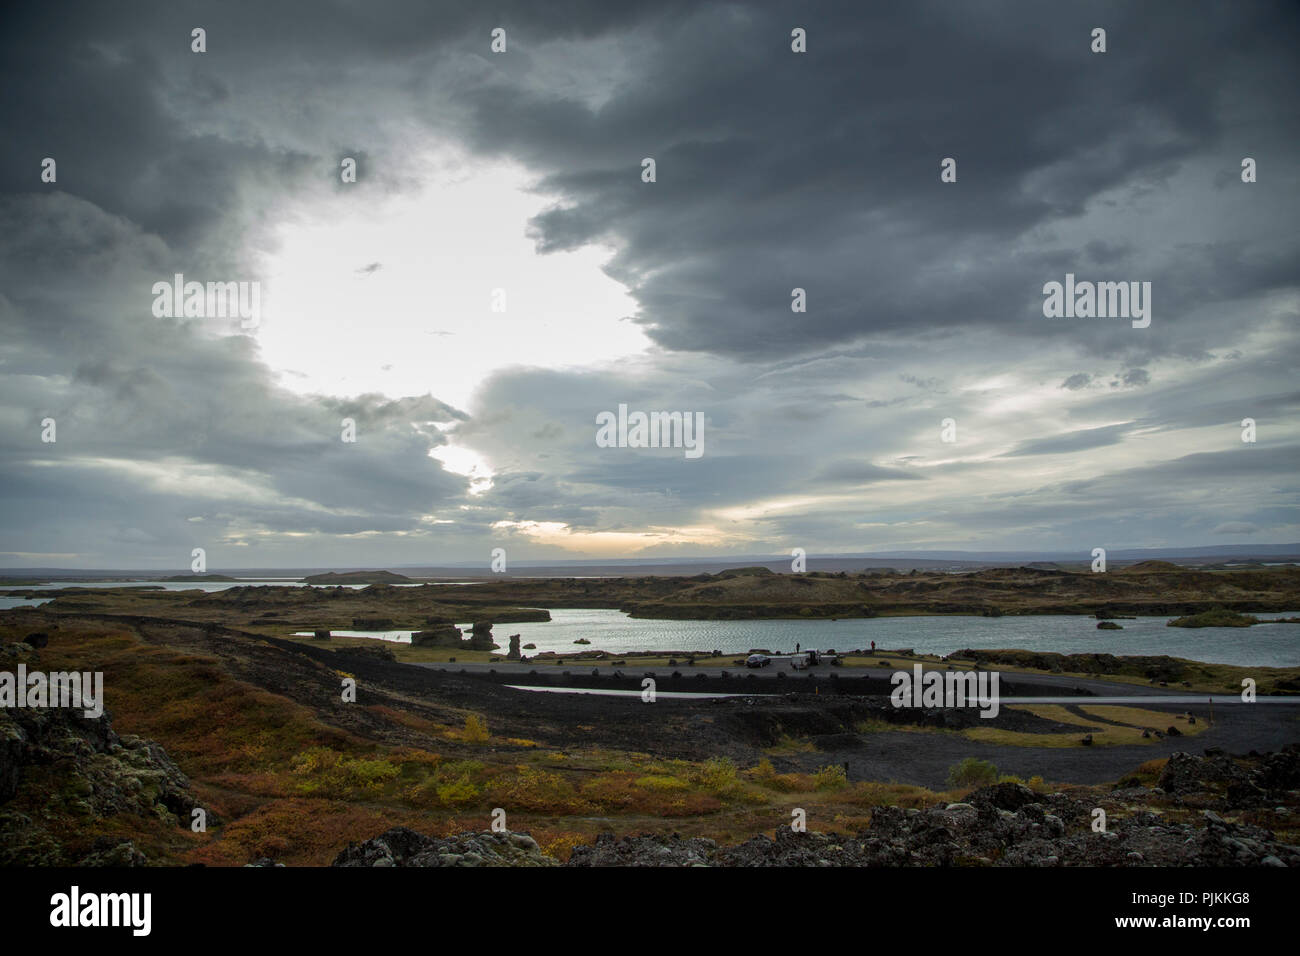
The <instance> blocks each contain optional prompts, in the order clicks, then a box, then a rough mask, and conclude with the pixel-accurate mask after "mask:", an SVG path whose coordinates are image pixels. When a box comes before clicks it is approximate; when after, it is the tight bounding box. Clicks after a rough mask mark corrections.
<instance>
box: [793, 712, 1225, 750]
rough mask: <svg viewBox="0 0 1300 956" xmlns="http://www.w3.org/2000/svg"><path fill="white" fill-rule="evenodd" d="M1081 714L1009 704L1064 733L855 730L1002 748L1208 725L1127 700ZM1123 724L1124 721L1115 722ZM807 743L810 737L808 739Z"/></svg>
mask: <svg viewBox="0 0 1300 956" xmlns="http://www.w3.org/2000/svg"><path fill="white" fill-rule="evenodd" d="M1078 707H1079V710H1081V711H1083V714H1084V715H1090V716H1091V717H1094V718H1099V719H1096V720H1092V719H1089V716H1084V715H1080V714H1075V713H1073V712H1072V711H1070V710H1069V709H1067V708H1066V707H1065V706H1063V705H1060V704H1016V705H1011V706H1010V707H1009V708H1008V709H1011V710H1019V711H1024V712H1026V713H1030V714H1033V715H1034V716H1036V717H1041V718H1042V719H1043V720H1050V721H1053V722H1055V723H1061V724H1069V725H1071V726H1072V727H1076V728H1078V729H1077V730H1071V731H1068V732H1055V733H1032V732H1029V731H1023V730H1007V729H1004V728H999V727H985V726H975V727H966V728H960V729H958V728H946V727H929V726H921V725H918V724H905V723H898V724H894V723H889V722H888V721H884V720H862V721H859V722H858V723H857V724H856V725H855V727H854V729H855V730H856V731H857V732H858V733H860V734H874V733H886V732H890V731H902V732H905V733H911V734H952V735H955V736H961V737H965V738H966V739H967V740H974V741H979V742H980V743H989V744H998V745H1001V746H1005V747H1078V746H1080V740H1081V739H1082V737H1083V735H1085V734H1091V735H1092V742H1093V745H1094V746H1116V745H1128V744H1151V743H1154V742H1155V741H1156V740H1157V739H1158V738H1157V737H1156V736H1155V734H1154V731H1157V730H1159V731H1161V732H1162V733H1163V732H1165V730H1166V729H1167V728H1169V727H1171V726H1174V727H1177V728H1178V730H1179V732H1180V733H1182V734H1184V735H1194V734H1198V733H1200V732H1202V731H1203V730H1205V729H1206V728H1207V727H1208V726H1209V724H1208V721H1207V719H1206V718H1205V715H1204V714H1202V715H1200V716H1197V718H1196V723H1194V724H1193V723H1191V722H1190V721H1189V720H1188V719H1187V716H1186V715H1180V714H1168V713H1161V712H1159V711H1155V710H1147V709H1144V708H1141V707H1129V706H1125V705H1109V706H1108V705H1082V704H1081V705H1078ZM1116 725H1122V726H1116ZM1144 730H1150V731H1152V732H1153V733H1152V734H1151V736H1149V737H1143V736H1142V731H1144ZM799 743H800V742H799V741H795V740H791V741H790V743H789V744H788V745H787V748H786V751H785V752H793V750H794V748H796V747H797V746H798V745H799ZM807 746H808V747H809V748H811V747H812V744H811V742H807Z"/></svg>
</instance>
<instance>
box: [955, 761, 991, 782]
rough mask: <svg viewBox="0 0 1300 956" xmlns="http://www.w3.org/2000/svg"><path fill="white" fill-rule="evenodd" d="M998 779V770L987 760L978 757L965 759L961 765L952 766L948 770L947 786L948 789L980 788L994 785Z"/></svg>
mask: <svg viewBox="0 0 1300 956" xmlns="http://www.w3.org/2000/svg"><path fill="white" fill-rule="evenodd" d="M997 779H998V768H997V767H995V766H994V765H993V764H992V763H990V762H989V761H987V760H980V759H979V758H978V757H967V758H966V759H965V760H963V761H961V763H958V764H954V765H953V766H952V767H950V768H949V769H948V786H950V787H982V786H985V785H986V784H990V783H996V782H997Z"/></svg>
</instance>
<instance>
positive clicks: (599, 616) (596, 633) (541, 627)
mask: <svg viewBox="0 0 1300 956" xmlns="http://www.w3.org/2000/svg"><path fill="white" fill-rule="evenodd" d="M1260 616H1261V617H1266V618H1267V617H1300V611H1283V612H1279V613H1278V614H1262V615H1260ZM551 618H552V619H551V620H550V621H545V622H526V623H519V624H498V625H496V626H495V627H494V628H493V629H492V636H493V639H494V640H495V641H496V642H497V643H498V644H500V645H501V648H502V650H503V651H504V650H505V649H506V648H507V647H508V646H509V642H508V640H507V638H508V637H509V635H511V634H518V635H520V643H521V644H530V643H531V644H536V645H537V648H536V650H533V651H525V652H524V653H525V654H534V653H537V652H539V651H555V652H556V653H558V654H574V653H577V652H579V651H590V650H601V651H610V652H612V653H615V654H619V653H625V652H627V651H647V650H664V651H704V652H708V651H711V650H713V649H715V648H716V649H717V650H720V651H722V652H723V653H724V654H737V653H741V652H743V651H747V650H749V649H750V648H765V649H767V650H770V651H773V652H782V651H793V650H794V649H795V644H796V643H798V644H799V645H800V646H802V647H803V648H805V649H807V648H816V649H819V650H829V649H834V650H837V651H848V650H854V649H856V648H867V647H869V646H870V644H871V642H872V641H875V642H876V645H877V647H878V648H892V649H903V648H910V649H912V650H915V651H917V652H918V653H922V654H925V653H929V654H948V653H950V652H952V651H955V650H960V649H961V648H963V647H972V648H1012V649H1019V650H1027V651H1057V652H1059V653H1063V654H1087V653H1103V654H1139V655H1141V654H1167V655H1169V656H1170V657H1186V658H1190V659H1192V660H1198V661H1209V662H1212V663H1219V664H1242V665H1254V666H1258V667H1295V666H1300V624H1264V625H1257V626H1255V627H1248V628H1247V627H1203V628H1186V627H1166V626H1165V622H1166V621H1168V620H1170V618H1169V617H1168V616H1161V617H1143V618H1138V619H1137V620H1133V621H1118V622H1116V623H1118V624H1120V625H1121V626H1122V627H1123V628H1124V630H1122V631H1099V630H1097V621H1096V620H1095V619H1094V618H1091V617H1083V616H1077V615H1039V616H1024V617H947V616H916V617H876V618H869V619H865V620H863V619H854V620H848V619H845V620H839V621H825V620H823V621H660V620H650V619H646V618H633V617H629V616H628V615H626V614H624V613H623V612H622V611H614V610H606V609H571V608H553V609H552V610H551ZM457 626H458V627H461V628H468V626H469V625H468V623H466V624H459V625H457ZM307 633H310V632H307ZM332 633H333V634H336V635H338V636H340V637H348V636H355V637H375V638H381V639H385V640H389V641H397V642H401V643H409V642H410V639H411V632H410V631H345V630H336V631H332ZM578 638H586V639H587V640H589V641H591V643H590V644H574V643H573V642H574V641H575V640H577V639H578Z"/></svg>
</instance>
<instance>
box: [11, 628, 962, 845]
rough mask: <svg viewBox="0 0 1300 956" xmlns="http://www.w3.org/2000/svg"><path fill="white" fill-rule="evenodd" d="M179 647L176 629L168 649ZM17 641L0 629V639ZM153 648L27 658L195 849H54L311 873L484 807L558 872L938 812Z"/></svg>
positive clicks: (153, 826)
mask: <svg viewBox="0 0 1300 956" xmlns="http://www.w3.org/2000/svg"><path fill="white" fill-rule="evenodd" d="M169 633H170V632H169ZM196 634H197V632H195V631H194V630H193V629H191V630H190V631H188V632H185V633H184V634H181V635H179V636H178V638H177V639H178V640H180V641H184V640H192V639H197V638H196ZM17 636H21V635H19V634H16V633H15V632H14V630H13V629H12V628H8V629H7V628H5V627H4V626H2V625H0V639H3V640H6V641H12V640H15V639H16V637H17ZM200 636H201V635H200ZM154 638H155V640H152V641H145V640H143V639H142V638H141V636H140V635H139V634H137V633H135V632H134V631H132V630H128V629H125V628H117V627H113V626H109V625H98V624H90V623H86V622H81V621H78V622H76V623H71V622H70V621H69V619H66V618H65V619H63V620H61V622H60V629H59V631H58V635H57V639H56V640H54V641H51V643H50V645H49V646H48V647H47V648H44V649H43V650H42V651H41V652H40V653H41V655H42V657H41V662H42V666H44V667H47V668H50V669H74V668H75V669H81V670H86V669H89V670H102V671H103V672H104V674H105V687H106V694H107V695H108V704H109V710H110V712H111V714H112V718H113V721H114V728H115V729H116V730H117V731H118V732H119V733H137V734H140V735H142V736H144V737H147V738H150V739H153V740H156V741H157V742H158V743H159V744H161V745H162V746H163V747H164V748H165V749H166V750H167V752H168V753H169V754H170V755H171V756H172V758H173V759H174V760H176V762H177V763H178V764H179V765H180V767H181V769H182V770H183V771H184V772H185V773H186V774H187V775H188V776H189V778H190V780H191V783H192V786H193V789H194V792H195V795H196V797H197V798H198V799H199V801H200V802H201V804H202V805H203V806H204V807H205V808H207V809H208V811H209V815H210V822H209V828H208V832H206V833H203V834H194V833H191V832H190V831H189V830H188V829H185V828H183V827H177V826H175V825H174V824H164V823H163V822H161V821H159V820H153V819H140V818H135V817H126V816H123V815H118V816H108V817H104V818H102V819H95V820H92V821H88V820H85V819H76V820H73V819H72V818H69V819H68V820H67V821H66V823H60V822H59V820H58V819H57V818H55V817H50V819H54V821H55V824H56V825H58V826H66V828H67V832H68V834H69V837H68V839H69V841H71V840H73V839H75V840H77V841H80V842H81V843H85V844H86V845H89V844H90V843H92V842H93V841H94V840H95V839H96V838H97V837H100V836H116V835H127V836H128V837H129V838H131V839H133V840H134V841H135V842H136V845H137V846H138V847H140V848H141V849H142V850H144V851H145V852H146V853H147V854H148V855H149V858H150V860H151V861H152V862H154V863H173V864H175V863H186V862H195V863H205V864H208V865H242V864H244V863H247V862H249V861H250V860H252V859H255V858H257V857H260V856H270V857H273V858H274V859H277V860H279V861H281V862H284V863H287V864H290V865H295V864H298V865H301V864H310V865H322V864H328V863H329V862H330V861H331V860H332V859H333V858H334V856H335V855H337V853H338V852H339V851H340V850H341V849H342V848H343V847H344V846H346V844H347V843H348V841H350V840H357V839H364V838H367V837H369V836H373V835H375V834H377V833H379V832H382V831H383V830H385V829H387V828H389V827H391V826H409V827H412V828H413V829H416V830H419V831H420V832H424V833H430V834H435V835H441V834H446V833H451V832H457V831H459V830H463V829H482V828H484V827H485V826H486V825H487V821H488V820H489V817H490V813H491V811H492V809H493V808H494V807H497V806H504V807H507V808H508V809H509V813H510V826H511V828H512V829H516V830H529V831H531V832H532V833H533V834H534V836H535V837H536V838H537V839H538V841H539V843H541V845H542V846H543V847H544V848H546V849H548V851H550V852H554V853H557V854H559V855H560V856H565V855H567V854H568V852H570V851H571V849H572V848H573V846H575V845H577V844H579V843H582V842H586V841H589V840H591V839H593V838H594V837H595V834H596V833H598V832H600V831H603V830H609V829H613V830H614V831H615V832H616V833H628V832H639V831H642V830H646V829H652V828H656V827H660V826H661V825H662V823H661V821H663V820H665V819H670V820H672V827H673V829H674V830H676V831H677V832H680V833H682V834H683V835H692V836H708V837H711V838H714V839H718V840H724V841H731V842H734V841H739V840H744V839H747V838H749V837H751V836H754V835H755V834H757V833H761V832H767V833H771V832H772V831H773V829H774V828H775V827H777V826H782V825H785V824H786V823H788V820H789V813H790V810H791V808H793V807H802V808H805V809H807V810H808V811H809V813H810V815H812V814H813V813H814V812H815V813H816V818H817V819H819V820H823V821H827V822H828V823H833V825H835V826H838V827H843V828H845V829H850V830H851V829H854V828H860V827H863V826H865V825H866V823H867V821H868V819H869V813H870V809H871V807H873V806H876V805H879V804H882V803H895V804H903V805H909V806H920V805H926V804H928V803H932V802H934V801H936V800H937V799H941V798H942V796H943V795H936V794H934V793H932V792H930V791H928V790H925V789H923V788H919V787H911V786H907V785H902V784H890V783H879V784H877V783H871V784H868V783H856V784H850V783H849V782H848V781H847V779H846V778H845V776H844V772H843V769H842V768H841V767H839V766H826V767H822V768H821V769H819V770H817V771H815V772H812V773H803V772H799V773H778V772H777V771H776V769H775V767H774V766H773V762H772V760H771V759H766V758H764V759H761V760H759V761H758V763H757V764H756V765H754V766H748V767H745V766H741V765H739V764H738V763H737V762H736V761H735V760H734V759H732V758H730V757H726V756H719V757H715V758H713V759H710V760H704V761H687V760H677V759H664V758H660V757H656V756H653V755H650V754H645V753H639V752H634V751H617V750H609V749H602V748H583V747H574V748H570V749H567V750H566V751H564V752H558V751H554V750H550V749H548V748H543V747H539V746H536V745H535V743H534V742H533V741H525V740H514V739H511V738H507V737H505V736H504V735H499V734H492V733H491V732H490V728H489V721H488V719H486V718H485V717H484V715H483V714H481V713H476V712H467V711H463V710H460V711H457V710H455V709H454V708H443V709H441V710H438V709H430V708H427V707H426V708H424V709H421V708H418V707H414V706H412V707H403V706H399V705H398V704H397V703H396V702H395V701H385V702H383V703H371V704H364V705H362V704H357V705H341V704H337V703H327V704H321V705H320V706H319V707H318V708H317V709H312V708H309V707H307V706H304V705H302V704H299V703H297V702H295V701H294V700H292V699H290V697H288V696H286V695H285V694H282V693H274V692H271V691H269V690H264V689H261V688H259V687H256V686H254V685H252V684H250V683H248V682H246V681H244V680H241V679H239V678H238V677H236V676H235V675H236V674H237V673H243V672H244V667H245V666H246V663H247V662H244V663H241V664H238V665H237V666H235V667H231V666H230V662H229V661H228V660H227V659H226V658H225V657H224V656H222V655H217V654H202V653H196V652H195V651H194V650H193V646H187V647H185V649H183V650H182V649H179V648H176V647H170V646H164V645H162V644H159V643H157V642H156V638H157V635H156V634H155V635H154ZM221 646H222V647H223V648H225V650H223V654H224V653H225V652H226V650H229V649H231V648H233V649H235V650H236V652H237V653H239V654H245V655H251V656H252V657H255V658H259V659H260V658H261V657H263V656H269V657H271V658H276V659H278V655H280V654H281V653H282V652H280V651H277V650H276V649H274V648H271V647H268V646H265V645H260V644H259V643H258V642H252V641H249V642H244V643H243V644H237V645H221ZM297 666H300V667H303V668H306V671H305V673H309V674H310V673H319V674H320V675H321V676H320V679H321V681H322V684H321V687H322V688H329V690H328V692H326V693H322V694H321V695H320V699H321V700H326V699H332V698H333V697H334V691H333V688H335V687H337V680H338V677H337V674H336V672H335V671H336V669H334V668H329V667H325V666H323V665H316V664H313V663H312V662H310V661H305V662H304V661H298V665H297ZM313 668H316V669H317V670H313ZM313 693H314V692H313ZM351 708H355V710H353V709H351ZM348 715H364V716H362V717H359V718H358V719H356V720H355V721H353V723H351V724H350V725H349V726H352V727H354V728H356V729H352V730H349V729H344V727H342V726H338V725H335V724H334V723H332V722H331V721H333V720H335V719H341V718H344V717H346V716H348ZM378 728H382V733H380V732H378V730H377V729H378ZM363 731H364V733H363ZM579 733H580V731H579ZM394 740H402V741H409V743H403V744H402V745H397V744H394V743H393V742H392V741H394ZM386 741H387V742H386ZM792 747H793V748H794V751H793V752H796V753H798V754H800V755H802V754H804V753H806V752H807V750H809V749H810V745H808V744H806V743H804V742H794V743H793V744H792ZM41 779H43V778H41ZM37 782H39V781H37ZM29 798H30V800H31V801H34V802H32V803H31V805H30V806H28V805H27V804H23V807H24V812H26V811H27V810H35V809H36V808H38V807H39V803H40V801H41V800H42V799H43V798H44V794H42V793H33V794H28V795H26V796H24V797H22V798H21V799H29ZM813 808H815V811H814V809H813ZM51 812H54V811H51Z"/></svg>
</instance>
